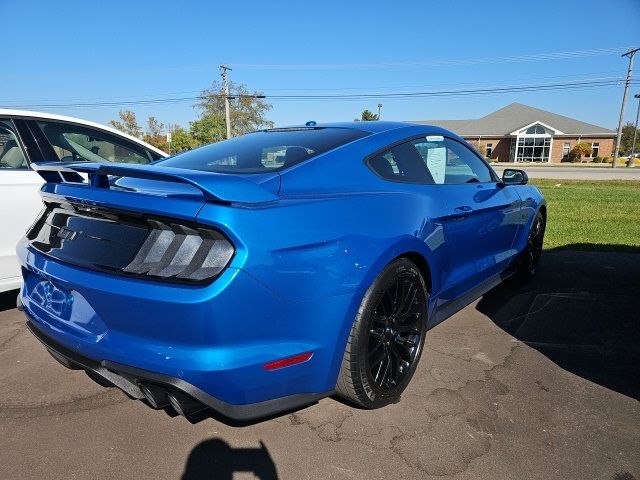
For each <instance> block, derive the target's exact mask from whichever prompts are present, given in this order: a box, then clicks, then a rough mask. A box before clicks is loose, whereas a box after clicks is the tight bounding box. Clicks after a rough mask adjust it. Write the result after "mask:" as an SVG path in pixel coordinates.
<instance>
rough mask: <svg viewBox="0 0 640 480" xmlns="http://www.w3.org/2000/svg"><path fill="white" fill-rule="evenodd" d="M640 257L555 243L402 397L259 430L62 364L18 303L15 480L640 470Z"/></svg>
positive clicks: (9, 347) (497, 293)
mask: <svg viewBox="0 0 640 480" xmlns="http://www.w3.org/2000/svg"><path fill="white" fill-rule="evenodd" d="M638 286H640V254H638V253H595V252H572V251H555V252H548V253H546V254H545V255H544V257H543V260H542V263H541V266H540V270H539V274H538V276H537V277H536V279H535V280H534V281H533V282H531V283H529V284H527V285H526V286H524V287H522V286H517V285H514V284H508V285H504V286H500V287H498V288H496V289H495V290H493V291H492V292H489V294H487V295H486V296H485V297H484V298H483V299H481V300H480V301H479V302H476V303H475V304H473V305H470V306H469V307H467V308H466V309H465V310H463V311H462V312H459V313H458V314H457V315H455V316H454V317H452V318H451V319H449V320H447V321H446V322H444V323H443V324H441V325H439V326H437V327H436V328H434V329H433V330H431V331H430V332H429V333H428V335H427V346H426V350H425V354H424V355H423V357H422V359H421V362H420V365H419V367H418V371H417V373H416V376H415V377H414V379H413V382H412V384H411V385H410V387H409V388H408V390H407V391H406V392H405V394H404V395H403V398H402V401H401V402H400V403H398V404H395V405H392V406H389V407H387V408H384V409H382V410H378V411H364V410H358V409H355V408H352V407H351V406H348V405H346V404H344V403H342V402H340V401H337V400H335V399H325V400H322V401H321V402H319V403H318V404H316V405H313V406H310V407H308V408H305V409H303V410H299V411H296V412H293V413H289V414H285V415H282V416H279V417H277V418H273V419H269V420H266V421H263V422H260V423H256V424H253V425H248V426H237V425H229V424H225V423H223V422H221V421H220V419H217V418H205V419H199V420H200V421H198V422H197V423H193V424H192V423H190V422H189V421H187V420H186V419H184V418H182V417H173V418H172V417H169V416H168V415H166V414H165V413H163V412H157V411H154V410H151V409H150V408H149V407H147V406H145V405H144V404H142V403H141V402H136V401H133V400H129V399H127V398H126V397H125V396H124V394H121V393H120V392H119V391H118V390H115V389H104V388H102V387H99V386H97V385H96V384H94V383H93V382H92V381H91V380H89V379H88V378H87V377H86V376H85V375H84V374H83V373H82V372H74V371H70V370H66V369H65V368H64V367H62V366H60V365H58V364H57V363H56V362H55V361H54V360H53V359H52V358H51V357H50V356H49V355H48V354H47V353H46V352H45V351H44V350H43V348H42V347H41V346H40V344H39V343H38V342H37V341H36V340H35V339H34V338H33V337H32V336H31V335H30V333H28V332H27V331H26V329H25V327H24V320H23V318H22V314H21V313H20V312H18V311H17V310H15V309H11V308H9V307H10V306H11V302H13V299H12V298H9V296H8V295H4V296H3V301H4V303H5V309H4V310H3V311H1V312H0V387H1V388H0V432H2V435H1V436H0V478H2V479H17V478H20V479H30V478H39V479H40V478H49V479H62V478H64V479H80V478H82V479H84V478H106V479H116V478H118V479H119V478H131V477H135V478H138V479H147V478H148V479H157V478H162V479H164V478H167V479H172V478H183V479H196V478H197V479H200V478H202V479H229V478H261V479H273V478H281V479H305V478H313V479H315V478H323V479H326V478H335V479H342V478H344V479H358V478H363V479H364V478H367V479H378V478H380V479H382V478H403V479H405V478H420V479H428V478H458V479H478V478H486V479H583V478H596V479H611V480H614V479H615V480H632V479H634V478H635V479H640V448H639V445H640V403H639V401H638V399H639V398H640V369H639V368H638V365H639V364H640V313H638V312H640V296H639V295H638Z"/></svg>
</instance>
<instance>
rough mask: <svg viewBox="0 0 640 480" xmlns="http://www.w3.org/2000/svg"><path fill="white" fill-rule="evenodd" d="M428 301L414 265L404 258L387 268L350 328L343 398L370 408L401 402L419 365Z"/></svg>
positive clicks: (341, 382)
mask: <svg viewBox="0 0 640 480" xmlns="http://www.w3.org/2000/svg"><path fill="white" fill-rule="evenodd" d="M428 301H429V294H428V293H427V288H426V285H425V282H424V279H423V278H422V275H421V274H420V271H419V270H418V268H417V267H416V265H415V264H414V263H413V262H411V261H410V260H408V259H406V258H400V259H398V260H395V261H393V262H392V263H390V264H389V265H387V266H386V267H385V269H384V270H383V271H382V272H381V273H380V275H379V276H378V278H376V280H375V281H374V282H373V284H372V285H371V286H370V287H369V289H368V290H367V293H366V294H365V296H364V298H363V299H362V303H361V304H360V308H359V310H358V313H357V315H356V318H355V321H354V323H353V326H352V327H351V332H350V333H349V340H348V341H347V347H346V349H345V352H344V356H343V358H342V365H341V368H340V375H339V376H338V382H337V384H336V393H337V394H338V395H340V396H341V397H343V398H344V399H346V400H349V401H351V402H354V403H356V404H358V405H360V406H362V407H365V408H379V407H383V406H385V405H388V404H390V403H395V402H397V401H398V400H399V398H400V395H401V394H402V392H403V391H404V389H405V388H406V387H407V385H408V384H409V381H410V380H411V377H413V374H414V372H415V369H416V366H417V365H418V361H419V360H420V355H421V353H422V349H423V346H424V339H425V334H426V331H427V305H428Z"/></svg>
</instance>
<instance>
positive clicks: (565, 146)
mask: <svg viewBox="0 0 640 480" xmlns="http://www.w3.org/2000/svg"><path fill="white" fill-rule="evenodd" d="M570 151H571V144H570V143H568V142H566V143H563V144H562V158H569V152H570Z"/></svg>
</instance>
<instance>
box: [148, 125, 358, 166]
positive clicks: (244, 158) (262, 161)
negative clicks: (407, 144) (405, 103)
mask: <svg viewBox="0 0 640 480" xmlns="http://www.w3.org/2000/svg"><path fill="white" fill-rule="evenodd" d="M366 135H368V133H367V132H361V131H359V130H351V129H343V128H313V129H312V128H304V129H302V128H301V129H273V130H267V131H262V132H255V133H249V134H247V135H243V136H241V137H237V138H232V139H231V140H225V141H223V142H218V143H213V144H211V145H207V146H205V147H201V148H198V149H195V150H191V151H188V152H184V153H181V154H179V155H176V156H175V157H172V158H168V159H166V160H161V161H160V162H158V163H159V164H161V165H164V166H166V167H179V168H190V169H193V170H205V171H208V172H220V173H262V172H269V171H274V170H280V169H282V168H287V167H290V166H291V165H295V164H296V163H300V162H303V161H304V160H308V159H309V158H312V157H315V156H317V155H320V154H321V153H324V152H327V151H329V150H331V149H333V148H336V147H339V146H340V145H344V144H346V143H349V142H352V141H354V140H357V139H358V138H362V137H364V136H366Z"/></svg>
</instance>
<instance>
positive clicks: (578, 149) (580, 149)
mask: <svg viewBox="0 0 640 480" xmlns="http://www.w3.org/2000/svg"><path fill="white" fill-rule="evenodd" d="M590 154H591V145H589V144H588V143H585V142H581V143H579V144H577V145H576V146H575V147H573V148H572V149H571V151H570V152H569V160H570V161H571V162H574V163H576V162H580V161H582V157H583V156H587V155H590Z"/></svg>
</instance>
